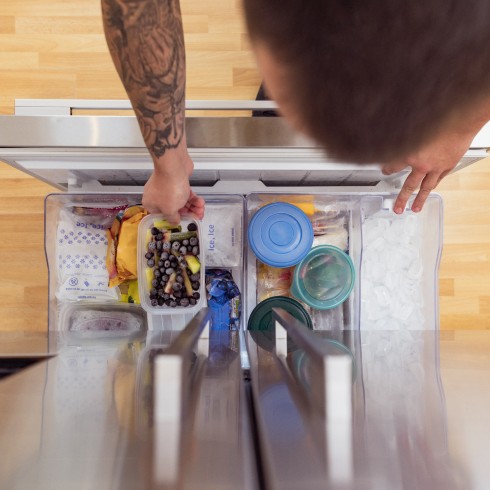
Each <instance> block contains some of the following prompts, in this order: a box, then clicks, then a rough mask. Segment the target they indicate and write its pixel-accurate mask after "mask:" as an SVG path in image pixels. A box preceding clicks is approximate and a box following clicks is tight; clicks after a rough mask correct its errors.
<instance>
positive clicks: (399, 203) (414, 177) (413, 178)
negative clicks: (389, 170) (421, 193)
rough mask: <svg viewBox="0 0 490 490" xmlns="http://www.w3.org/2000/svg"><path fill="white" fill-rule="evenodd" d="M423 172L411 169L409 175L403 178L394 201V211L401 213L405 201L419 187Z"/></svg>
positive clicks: (423, 175)
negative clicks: (401, 185)
mask: <svg viewBox="0 0 490 490" xmlns="http://www.w3.org/2000/svg"><path fill="white" fill-rule="evenodd" d="M425 175H426V174H425V173H422V172H418V171H417V170H412V172H411V173H410V175H409V176H408V177H407V179H406V180H405V183H404V184H403V187H402V189H401V191H400V193H399V194H398V197H397V198H396V201H395V206H394V211H395V213H396V214H402V213H403V210H404V209H405V206H406V205H407V201H408V200H409V199H410V197H411V195H412V194H413V193H414V192H415V191H416V190H417V189H418V188H419V186H420V184H421V183H422V181H423V180H424V177H425Z"/></svg>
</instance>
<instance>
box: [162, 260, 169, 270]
mask: <svg viewBox="0 0 490 490" xmlns="http://www.w3.org/2000/svg"><path fill="white" fill-rule="evenodd" d="M163 267H165V268H166V269H168V268H169V267H170V260H166V261H165V262H164V263H163Z"/></svg>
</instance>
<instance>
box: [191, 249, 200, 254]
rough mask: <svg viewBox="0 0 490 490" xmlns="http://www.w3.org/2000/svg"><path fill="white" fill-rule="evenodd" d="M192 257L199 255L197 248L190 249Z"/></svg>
mask: <svg viewBox="0 0 490 490" xmlns="http://www.w3.org/2000/svg"><path fill="white" fill-rule="evenodd" d="M192 255H199V247H192Z"/></svg>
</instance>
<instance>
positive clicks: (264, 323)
mask: <svg viewBox="0 0 490 490" xmlns="http://www.w3.org/2000/svg"><path fill="white" fill-rule="evenodd" d="M272 308H282V309H283V310H286V311H287V312H288V313H289V314H290V315H292V316H294V318H296V319H297V320H299V321H300V322H302V323H304V324H305V325H306V326H307V327H308V328H310V329H312V328H313V324H312V322H311V318H310V315H308V313H307V311H306V310H305V309H304V308H303V306H302V305H301V304H300V303H299V302H298V301H296V300H295V299H293V298H288V297H286V296H276V297H274V298H269V299H266V300H265V301H262V302H261V303H259V304H258V305H257V306H256V307H255V308H254V309H253V311H252V313H251V314H250V318H249V320H248V330H269V331H270V330H272V329H273V328H274V320H273V319H272Z"/></svg>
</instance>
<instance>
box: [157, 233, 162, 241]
mask: <svg viewBox="0 0 490 490" xmlns="http://www.w3.org/2000/svg"><path fill="white" fill-rule="evenodd" d="M157 240H160V241H161V240H163V233H159V234H158V235H157Z"/></svg>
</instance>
